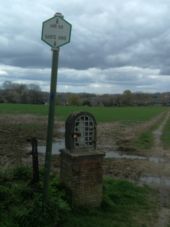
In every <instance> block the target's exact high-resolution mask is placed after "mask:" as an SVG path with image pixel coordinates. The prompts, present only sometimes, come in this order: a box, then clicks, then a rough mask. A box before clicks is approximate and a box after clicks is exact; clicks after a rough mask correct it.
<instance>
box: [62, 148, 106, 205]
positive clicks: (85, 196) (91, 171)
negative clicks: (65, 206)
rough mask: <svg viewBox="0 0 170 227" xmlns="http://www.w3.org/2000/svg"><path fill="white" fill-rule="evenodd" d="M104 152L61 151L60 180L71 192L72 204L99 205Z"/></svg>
mask: <svg viewBox="0 0 170 227" xmlns="http://www.w3.org/2000/svg"><path fill="white" fill-rule="evenodd" d="M103 157H104V153H97V152H96V151H94V152H88V153H87V152H86V153H85V152H84V153H83V152H80V153H70V152H68V151H67V150H62V152H61V167H60V180H61V183H63V184H64V185H65V186H66V187H67V188H68V189H69V190H70V191H71V194H72V203H73V205H74V206H83V207H86V206H88V207H89V206H91V207H99V206H100V204H101V201H102V188H103V179H102V178H103V177H102V176H103V170H102V167H103Z"/></svg>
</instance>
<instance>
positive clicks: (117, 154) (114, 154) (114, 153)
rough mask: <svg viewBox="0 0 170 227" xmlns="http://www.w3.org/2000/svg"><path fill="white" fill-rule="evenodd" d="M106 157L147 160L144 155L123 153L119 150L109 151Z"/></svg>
mask: <svg viewBox="0 0 170 227" xmlns="http://www.w3.org/2000/svg"><path fill="white" fill-rule="evenodd" d="M105 157H106V158H114V159H128V160H147V158H146V157H144V156H138V155H127V154H122V153H121V152H118V151H108V152H106V155H105Z"/></svg>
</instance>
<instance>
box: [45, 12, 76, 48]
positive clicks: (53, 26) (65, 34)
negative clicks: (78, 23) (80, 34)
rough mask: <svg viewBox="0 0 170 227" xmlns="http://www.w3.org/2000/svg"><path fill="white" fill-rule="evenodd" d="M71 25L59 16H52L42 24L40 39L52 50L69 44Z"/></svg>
mask: <svg viewBox="0 0 170 227" xmlns="http://www.w3.org/2000/svg"><path fill="white" fill-rule="evenodd" d="M71 28H72V26H71V24H70V23H69V22H68V21H66V20H64V19H63V18H62V17H60V16H54V17H52V18H50V19H48V20H46V21H44V22H43V26H42V36H41V39H42V40H43V41H44V42H45V43H47V44H48V45H49V46H51V47H52V48H57V47H60V46H63V45H65V44H67V43H69V42H70V37H71Z"/></svg>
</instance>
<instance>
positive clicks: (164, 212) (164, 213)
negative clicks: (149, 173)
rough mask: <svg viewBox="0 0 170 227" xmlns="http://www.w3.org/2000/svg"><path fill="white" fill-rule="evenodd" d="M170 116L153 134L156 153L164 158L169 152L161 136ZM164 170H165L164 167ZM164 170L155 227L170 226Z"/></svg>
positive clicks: (169, 190)
mask: <svg viewBox="0 0 170 227" xmlns="http://www.w3.org/2000/svg"><path fill="white" fill-rule="evenodd" d="M169 116H170V113H168V114H167V115H166V117H165V119H164V120H163V122H162V123H161V124H160V126H159V128H157V129H156V130H155V131H154V132H153V134H154V148H153V149H154V153H155V154H156V155H159V156H161V157H163V158H166V157H167V156H168V155H169V152H168V151H167V150H164V149H163V146H162V143H161V135H162V131H163V128H164V126H165V124H166V122H167V121H168V119H169ZM167 162H168V164H169V165H170V161H169V160H168V159H167ZM163 168H165V167H164V166H163ZM162 172H163V169H162V171H161V173H160V176H161V178H160V188H159V192H160V212H159V218H158V220H157V221H156V223H155V227H168V224H170V189H169V187H167V186H166V185H165V182H164V176H162Z"/></svg>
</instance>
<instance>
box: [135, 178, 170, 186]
mask: <svg viewBox="0 0 170 227" xmlns="http://www.w3.org/2000/svg"><path fill="white" fill-rule="evenodd" d="M139 182H140V183H142V184H147V185H154V186H170V177H165V176H141V177H140V178H139Z"/></svg>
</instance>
